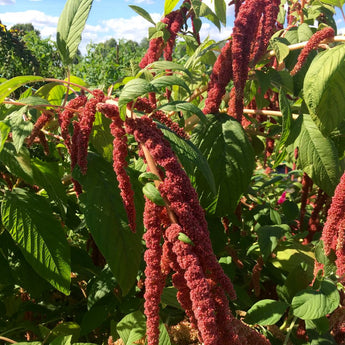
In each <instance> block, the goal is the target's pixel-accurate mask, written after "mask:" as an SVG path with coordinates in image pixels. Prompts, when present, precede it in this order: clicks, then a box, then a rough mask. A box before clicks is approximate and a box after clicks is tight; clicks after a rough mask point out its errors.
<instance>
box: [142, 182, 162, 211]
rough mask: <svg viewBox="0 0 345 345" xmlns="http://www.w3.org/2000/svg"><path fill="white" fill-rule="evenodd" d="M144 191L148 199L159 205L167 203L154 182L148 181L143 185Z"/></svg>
mask: <svg viewBox="0 0 345 345" xmlns="http://www.w3.org/2000/svg"><path fill="white" fill-rule="evenodd" d="M143 193H144V195H145V196H146V197H147V198H148V199H150V200H151V201H152V202H154V203H155V204H156V205H159V206H164V205H165V202H164V199H163V198H162V196H161V193H160V192H159V190H158V189H157V188H156V187H155V186H154V185H153V184H152V183H146V185H145V186H144V187H143Z"/></svg>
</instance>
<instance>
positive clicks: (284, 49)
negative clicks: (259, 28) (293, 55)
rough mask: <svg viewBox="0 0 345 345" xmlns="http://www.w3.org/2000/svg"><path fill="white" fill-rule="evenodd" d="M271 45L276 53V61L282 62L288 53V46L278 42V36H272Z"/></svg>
mask: <svg viewBox="0 0 345 345" xmlns="http://www.w3.org/2000/svg"><path fill="white" fill-rule="evenodd" d="M271 45H272V48H273V50H274V52H275V54H276V57H277V60H278V63H279V64H280V63H282V62H283V61H284V59H285V58H286V57H287V56H288V55H289V53H290V50H289V48H288V46H287V45H286V44H284V43H282V42H280V41H279V38H274V39H273V40H271Z"/></svg>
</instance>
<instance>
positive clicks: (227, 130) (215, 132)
mask: <svg viewBox="0 0 345 345" xmlns="http://www.w3.org/2000/svg"><path fill="white" fill-rule="evenodd" d="M208 119H209V123H208V124H200V125H198V126H197V127H196V128H195V129H194V131H193V134H192V137H191V141H192V142H193V143H194V144H195V145H196V146H197V147H198V148H199V150H200V151H201V152H202V154H203V156H204V157H205V158H206V159H207V161H208V164H209V166H210V167H211V170H212V172H213V176H214V179H215V183H216V190H217V195H216V197H215V196H214V195H213V194H212V193H210V192H209V190H208V189H205V183H202V182H203V177H202V176H201V174H200V172H199V171H198V170H196V171H195V179H196V181H197V187H196V189H197V192H198V194H199V197H200V201H201V204H202V205H203V207H204V208H205V209H206V210H207V211H208V212H209V213H211V214H215V215H218V216H225V215H227V214H229V213H231V212H233V211H234V210H235V208H236V206H237V204H238V201H239V199H240V197H241V195H242V193H244V192H245V191H246V190H247V188H248V185H249V183H250V180H251V177H252V172H253V169H254V153H253V149H252V147H251V145H250V143H249V141H248V138H247V136H246V134H245V132H244V131H243V128H242V126H241V125H240V124H239V123H238V122H237V121H235V120H233V119H232V118H230V117H229V116H227V115H223V114H222V115H220V114H219V115H217V116H213V115H208Z"/></svg>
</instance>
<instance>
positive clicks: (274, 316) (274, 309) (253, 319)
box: [244, 299, 289, 326]
mask: <svg viewBox="0 0 345 345" xmlns="http://www.w3.org/2000/svg"><path fill="white" fill-rule="evenodd" d="M288 306H289V305H288V304H287V303H285V302H282V301H275V300H273V299H263V300H261V301H259V302H257V303H255V304H254V305H253V306H252V307H251V308H250V309H249V310H248V311H247V314H246V317H245V318H244V322H245V323H248V324H250V325H255V324H258V325H263V326H268V325H274V324H275V323H276V322H278V321H279V320H280V318H281V317H282V316H283V315H284V313H285V310H286V308H287V307H288Z"/></svg>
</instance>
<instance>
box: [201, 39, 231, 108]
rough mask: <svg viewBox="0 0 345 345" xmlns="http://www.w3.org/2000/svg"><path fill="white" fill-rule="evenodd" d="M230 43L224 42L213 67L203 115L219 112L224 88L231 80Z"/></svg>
mask: <svg viewBox="0 0 345 345" xmlns="http://www.w3.org/2000/svg"><path fill="white" fill-rule="evenodd" d="M231 42H232V41H231V40H229V41H228V42H226V44H225V46H224V47H223V48H222V50H221V52H220V54H219V56H218V58H217V60H216V62H215V64H214V66H213V70H212V74H211V76H210V82H209V83H208V90H207V98H206V100H205V107H204V110H203V112H204V114H211V113H216V112H218V111H219V106H220V103H221V101H222V97H223V96H224V94H225V88H226V86H227V85H228V84H229V82H230V80H231V78H232V55H231Z"/></svg>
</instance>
